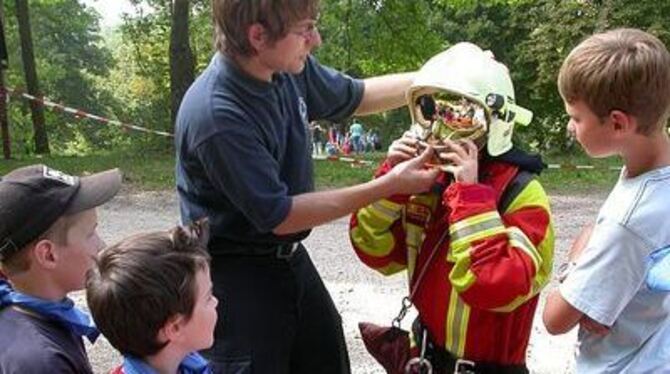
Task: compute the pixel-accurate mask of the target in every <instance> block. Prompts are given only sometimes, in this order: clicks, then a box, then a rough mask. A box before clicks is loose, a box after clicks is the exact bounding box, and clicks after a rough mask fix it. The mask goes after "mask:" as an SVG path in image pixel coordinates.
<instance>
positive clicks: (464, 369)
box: [454, 358, 476, 374]
mask: <svg viewBox="0 0 670 374" xmlns="http://www.w3.org/2000/svg"><path fill="white" fill-rule="evenodd" d="M475 367H476V364H475V363H474V362H473V361H470V360H464V359H462V358H459V359H458V360H456V365H454V374H475Z"/></svg>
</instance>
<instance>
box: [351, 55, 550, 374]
mask: <svg viewBox="0 0 670 374" xmlns="http://www.w3.org/2000/svg"><path fill="white" fill-rule="evenodd" d="M438 92H447V93H449V94H452V95H459V94H461V95H464V96H465V97H466V98H467V99H468V100H470V101H472V102H475V103H478V104H481V105H482V107H485V108H486V111H487V118H488V119H489V124H488V126H487V128H486V135H485V136H486V139H484V141H481V139H470V138H468V137H467V133H465V134H466V135H465V136H463V137H461V138H460V140H455V139H458V138H459V133H458V131H460V130H457V131H456V133H455V134H454V136H453V137H451V139H450V140H445V141H444V142H443V144H445V146H446V147H445V150H444V151H442V152H441V153H440V155H439V157H440V159H441V160H442V161H445V162H446V163H447V164H448V165H449V166H446V167H444V166H443V168H444V170H448V171H449V172H445V173H444V175H443V176H442V183H441V184H440V185H438V186H436V188H435V189H434V191H433V192H431V193H427V194H422V195H414V196H393V197H392V198H389V199H385V200H380V201H378V202H376V203H374V204H371V205H369V206H367V207H364V208H362V209H360V210H359V211H357V212H356V213H354V214H353V215H352V217H351V224H350V238H351V241H352V244H353V246H354V249H355V251H356V254H357V255H358V257H359V258H360V259H361V260H362V261H363V262H364V263H365V264H366V265H368V266H369V267H371V268H373V269H375V270H377V271H379V272H381V273H382V274H385V275H390V274H394V273H397V272H400V271H403V270H407V273H408V278H409V285H410V289H413V288H414V285H415V282H417V279H418V278H420V279H421V280H420V284H419V285H418V288H417V289H416V293H415V294H414V295H413V297H412V302H413V304H414V306H415V307H416V309H417V310H418V314H419V315H418V318H417V321H415V323H414V325H413V333H414V340H415V341H416V343H417V344H419V345H420V344H421V343H422V339H419V337H420V336H422V334H423V332H424V331H425V332H426V333H427V344H426V357H427V358H428V359H429V360H430V362H431V364H432V367H433V372H434V373H447V372H449V373H452V372H474V373H493V372H495V373H526V372H527V368H526V366H525V358H526V347H527V345H528V340H529V336H530V331H531V326H532V323H533V316H534V313H535V309H536V307H537V302H538V295H539V293H540V290H541V289H542V288H543V287H544V286H545V285H546V283H547V282H548V280H549V277H550V273H551V269H552V257H553V246H554V234H553V228H552V221H551V214H550V211H549V202H548V198H547V196H546V194H545V191H544V189H543V188H542V186H541V185H540V183H539V182H538V181H537V180H536V179H535V178H534V176H533V174H537V173H539V171H541V170H542V168H543V164H542V162H541V160H540V159H539V157H535V156H530V155H527V154H525V153H524V152H522V151H520V150H518V149H517V148H514V147H512V142H511V132H512V128H513V125H514V124H515V123H516V124H527V123H528V122H530V117H531V116H532V115H529V113H528V112H527V111H525V110H524V109H523V108H521V107H518V106H516V105H515V104H514V91H513V88H512V84H511V80H510V78H509V74H508V72H507V69H506V67H505V66H504V65H502V64H500V63H499V62H496V61H495V60H494V59H492V57H491V56H490V54H487V53H485V52H483V51H482V50H481V49H479V48H478V47H476V46H474V45H472V44H468V43H461V44H457V45H455V46H454V47H452V48H450V49H449V50H447V51H445V52H443V53H442V54H440V55H437V56H436V57H434V58H433V59H431V60H430V61H429V62H428V63H426V65H425V66H424V67H423V68H422V69H421V71H420V72H419V74H418V76H417V78H416V79H415V82H414V85H413V86H412V88H410V90H409V92H408V95H407V96H408V101H409V103H410V112H411V114H412V120H413V122H414V123H419V124H421V125H424V127H430V126H428V125H429V124H428V125H427V124H426V123H425V122H426V118H425V117H427V116H426V115H425V113H424V114H422V113H421V112H420V108H418V107H417V106H415V105H413V103H415V102H416V99H415V98H416V97H421V96H425V95H429V96H430V95H435V94H436V93H438ZM473 93H475V94H473ZM496 98H497V99H498V100H497V102H496V100H495V99H496ZM500 100H502V101H503V102H501V101H500ZM461 132H462V131H461ZM418 144H420V142H419V141H418V140H417V139H416V138H415V137H414V136H410V135H409V134H406V135H405V136H404V137H403V138H401V139H399V140H397V141H395V142H394V143H393V144H392V145H391V147H390V148H389V153H388V157H387V159H386V160H385V161H384V162H383V164H382V165H381V167H380V168H379V170H378V171H377V174H376V176H377V177H378V176H380V175H383V174H384V173H386V172H388V171H389V170H391V169H392V168H393V167H394V165H396V164H397V163H399V162H401V161H402V160H404V159H406V158H411V157H414V155H415V154H417V153H416V152H417V146H418ZM476 144H482V145H483V147H482V149H481V150H480V149H478V146H477V145H476ZM484 144H485V146H484ZM435 251H436V252H435ZM433 252H435V253H434V254H433ZM431 254H432V255H431ZM424 269H425V270H424ZM420 273H423V275H419V274H420ZM417 351H418V350H417Z"/></svg>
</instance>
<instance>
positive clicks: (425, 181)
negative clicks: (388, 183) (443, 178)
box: [389, 146, 440, 194]
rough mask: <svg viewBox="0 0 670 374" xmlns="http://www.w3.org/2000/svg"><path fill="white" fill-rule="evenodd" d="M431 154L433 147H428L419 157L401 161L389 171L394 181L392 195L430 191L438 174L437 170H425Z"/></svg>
mask: <svg viewBox="0 0 670 374" xmlns="http://www.w3.org/2000/svg"><path fill="white" fill-rule="evenodd" d="M433 152H434V150H433V147H431V146H428V147H426V149H425V150H424V151H423V152H422V153H421V154H420V155H419V157H414V158H412V159H409V160H407V161H403V162H401V163H399V164H397V165H396V167H394V168H393V169H392V170H391V171H390V173H389V174H390V177H391V178H393V179H394V181H393V190H394V191H393V194H418V193H423V192H427V191H428V190H430V188H431V187H432V186H433V183H434V182H435V178H437V176H438V174H439V173H440V170H439V169H437V168H426V163H428V162H429V161H430V159H431V157H432V156H433Z"/></svg>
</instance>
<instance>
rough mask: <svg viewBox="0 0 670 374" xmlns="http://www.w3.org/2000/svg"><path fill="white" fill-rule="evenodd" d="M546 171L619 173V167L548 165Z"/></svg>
mask: <svg viewBox="0 0 670 374" xmlns="http://www.w3.org/2000/svg"><path fill="white" fill-rule="evenodd" d="M547 168H548V169H565V170H609V171H621V166H595V165H572V164H549V165H547Z"/></svg>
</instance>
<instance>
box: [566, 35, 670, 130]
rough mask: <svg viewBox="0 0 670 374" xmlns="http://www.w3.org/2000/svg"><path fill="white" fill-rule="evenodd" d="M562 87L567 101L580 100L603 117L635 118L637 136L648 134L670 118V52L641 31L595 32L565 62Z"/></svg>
mask: <svg viewBox="0 0 670 374" xmlns="http://www.w3.org/2000/svg"><path fill="white" fill-rule="evenodd" d="M558 89H559V92H560V93H561V96H562V97H563V100H564V101H566V102H568V103H574V102H576V101H582V102H584V103H585V104H586V105H587V106H588V107H589V108H590V109H591V110H592V111H593V112H594V113H595V114H596V115H597V116H598V117H600V118H604V117H606V116H607V115H608V114H609V113H610V112H611V111H612V110H621V111H623V112H625V113H627V114H630V115H632V116H634V117H635V118H636V119H637V121H638V133H641V134H646V135H648V134H650V133H652V132H654V131H656V130H657V129H660V128H663V127H664V126H665V124H666V122H667V120H668V115H670V53H668V49H667V48H666V47H665V45H664V44H663V42H661V41H660V40H659V39H658V38H656V37H655V36H653V35H651V34H649V33H646V32H644V31H641V30H636V29H616V30H611V31H607V32H604V33H600V34H595V35H592V36H590V37H588V38H587V39H586V40H584V41H582V42H581V43H580V44H579V45H578V46H577V47H575V48H574V49H573V50H572V51H571V52H570V54H569V55H568V57H567V58H566V59H565V61H564V62H563V65H562V66H561V70H560V73H559V75H558Z"/></svg>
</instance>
